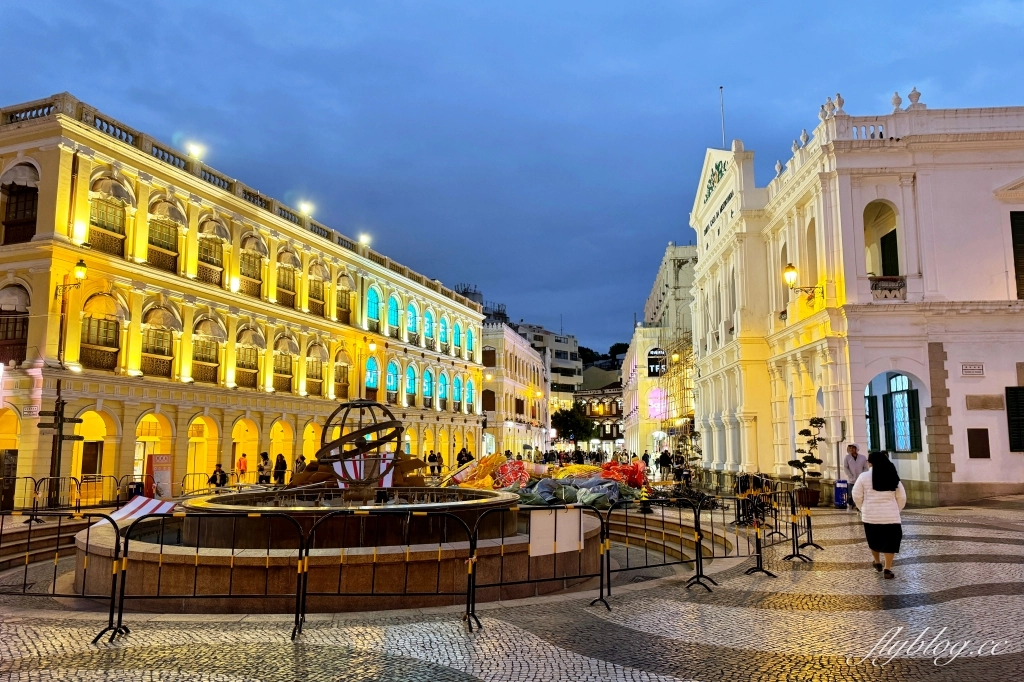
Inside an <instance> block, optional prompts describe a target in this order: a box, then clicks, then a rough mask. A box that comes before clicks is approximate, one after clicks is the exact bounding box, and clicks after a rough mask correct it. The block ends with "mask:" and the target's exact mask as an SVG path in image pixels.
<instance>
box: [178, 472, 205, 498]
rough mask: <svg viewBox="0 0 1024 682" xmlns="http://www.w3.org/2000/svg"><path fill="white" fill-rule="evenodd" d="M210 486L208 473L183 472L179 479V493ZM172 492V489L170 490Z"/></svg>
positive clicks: (188, 492) (183, 493) (185, 493)
mask: <svg viewBox="0 0 1024 682" xmlns="http://www.w3.org/2000/svg"><path fill="white" fill-rule="evenodd" d="M209 487H210V474H204V473H195V474H185V475H184V476H183V477H182V479H181V494H182V495H188V494H190V493H192V492H194V491H196V490H204V489H206V488H209ZM172 492H173V491H172Z"/></svg>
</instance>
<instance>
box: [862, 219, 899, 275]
mask: <svg viewBox="0 0 1024 682" xmlns="http://www.w3.org/2000/svg"><path fill="white" fill-rule="evenodd" d="M864 251H865V254H864V261H865V266H866V267H867V274H868V275H870V276H872V277H899V275H900V249H899V237H898V234H897V230H896V211H894V210H893V209H892V206H890V205H889V204H887V203H886V202H884V201H872V202H871V203H870V204H868V205H867V206H865V207H864Z"/></svg>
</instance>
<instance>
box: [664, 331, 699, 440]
mask: <svg viewBox="0 0 1024 682" xmlns="http://www.w3.org/2000/svg"><path fill="white" fill-rule="evenodd" d="M665 331H666V332H669V331H670V330H668V329H666V330H665ZM661 347H662V348H663V349H664V350H665V360H666V362H665V371H664V373H663V374H662V375H661V377H660V383H661V387H662V388H663V389H664V390H665V397H666V402H667V404H666V410H665V417H664V419H662V422H661V430H662V431H664V432H665V433H666V434H667V435H668V437H667V439H666V446H667V447H668V449H669V450H670V451H671V452H673V453H676V452H682V453H684V454H686V453H687V452H688V451H689V446H690V434H691V433H692V432H693V373H694V362H695V358H694V354H693V338H692V335H691V334H690V332H683V333H682V334H680V335H678V336H675V337H674V338H665V339H663V340H662V346H661Z"/></svg>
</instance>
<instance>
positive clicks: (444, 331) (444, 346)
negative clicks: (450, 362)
mask: <svg viewBox="0 0 1024 682" xmlns="http://www.w3.org/2000/svg"><path fill="white" fill-rule="evenodd" d="M439 336H440V337H441V339H440V341H441V350H442V351H444V352H445V353H447V352H448V344H449V343H450V342H449V341H448V318H446V317H442V318H441V333H440V334H439Z"/></svg>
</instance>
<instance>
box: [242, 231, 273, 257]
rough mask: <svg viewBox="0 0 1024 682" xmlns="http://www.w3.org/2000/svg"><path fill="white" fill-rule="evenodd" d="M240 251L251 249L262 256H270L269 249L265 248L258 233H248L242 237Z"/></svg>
mask: <svg viewBox="0 0 1024 682" xmlns="http://www.w3.org/2000/svg"><path fill="white" fill-rule="evenodd" d="M242 251H252V252H253V253H258V254H260V255H261V256H263V257H264V258H269V257H270V251H268V250H267V245H266V244H265V243H264V242H263V239H262V238H260V236H259V235H257V234H253V233H251V232H250V233H249V234H247V235H245V236H244V237H242Z"/></svg>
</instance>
